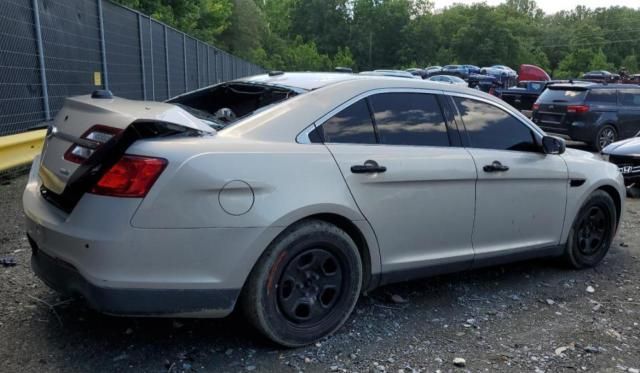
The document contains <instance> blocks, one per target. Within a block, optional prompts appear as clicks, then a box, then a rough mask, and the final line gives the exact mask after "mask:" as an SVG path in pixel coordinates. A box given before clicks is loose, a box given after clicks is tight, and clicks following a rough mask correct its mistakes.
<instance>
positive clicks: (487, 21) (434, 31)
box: [116, 0, 640, 78]
mask: <svg viewBox="0 0 640 373" xmlns="http://www.w3.org/2000/svg"><path fill="white" fill-rule="evenodd" d="M116 1H118V2H120V3H123V4H125V5H127V6H130V7H133V8H135V9H139V10H141V11H143V12H144V13H147V14H151V15H152V16H153V17H155V18H157V19H159V20H161V21H163V22H166V23H168V24H169V25H171V26H174V27H176V28H178V29H180V30H182V31H184V32H187V33H189V34H192V35H195V36H196V37H199V38H201V39H203V40H205V41H208V42H212V43H215V44H216V45H217V46H218V47H221V48H224V49H226V50H228V51H230V52H231V53H234V54H237V55H239V56H241V57H245V58H247V59H249V60H251V61H253V62H255V63H257V64H259V65H262V66H264V67H266V68H270V69H279V70H313V69H323V70H327V69H333V67H335V66H337V65H342V66H350V67H354V68H356V69H359V70H369V69H377V68H404V67H410V66H411V67H425V66H427V65H433V64H440V65H445V64H453V63H468V64H475V65H492V64H505V65H509V66H511V67H512V68H517V67H518V65H520V64H523V63H530V64H535V65H538V66H541V67H542V68H544V69H546V70H547V71H548V72H550V73H551V75H552V76H554V75H555V77H567V78H571V77H578V76H579V75H580V74H582V73H584V72H586V71H588V70H591V69H609V70H613V71H615V70H616V69H617V68H619V67H621V66H624V67H626V68H627V70H628V71H629V72H630V73H635V72H638V70H637V69H638V68H640V66H638V61H637V52H636V51H638V50H640V28H639V27H637V24H638V23H637V20H638V19H640V9H632V8H626V7H618V6H614V7H609V8H597V9H590V8H587V7H585V6H578V7H576V8H575V9H573V10H570V11H562V12H558V13H556V14H553V15H545V14H544V13H543V12H542V10H541V9H540V8H539V7H538V5H537V3H536V2H535V1H533V0H506V1H505V2H504V3H503V4H501V5H498V6H489V5H487V4H486V3H479V4H473V5H464V4H456V3H455V2H454V5H451V6H449V7H447V8H445V9H443V10H437V11H436V10H434V7H433V1H432V0H116Z"/></svg>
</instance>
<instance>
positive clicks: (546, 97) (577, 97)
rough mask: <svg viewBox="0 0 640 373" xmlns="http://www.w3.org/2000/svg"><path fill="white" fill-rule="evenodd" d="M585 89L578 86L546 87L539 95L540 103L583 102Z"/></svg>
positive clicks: (585, 93)
mask: <svg viewBox="0 0 640 373" xmlns="http://www.w3.org/2000/svg"><path fill="white" fill-rule="evenodd" d="M586 95H587V90H585V89H579V88H575V89H572V88H560V87H555V88H548V89H546V90H545V91H544V92H542V94H541V95H540V98H539V99H538V102H540V103H547V104H549V103H554V102H556V103H579V102H583V101H584V98H585V96H586Z"/></svg>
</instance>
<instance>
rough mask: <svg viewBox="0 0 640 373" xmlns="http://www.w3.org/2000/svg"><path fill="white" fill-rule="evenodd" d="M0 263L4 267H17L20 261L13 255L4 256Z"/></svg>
mask: <svg viewBox="0 0 640 373" xmlns="http://www.w3.org/2000/svg"><path fill="white" fill-rule="evenodd" d="M0 264H1V265H2V266H3V267H15V266H16V265H17V264H18V263H17V262H16V258H14V257H12V256H3V257H2V258H0Z"/></svg>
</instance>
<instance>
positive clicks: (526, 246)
mask: <svg viewBox="0 0 640 373" xmlns="http://www.w3.org/2000/svg"><path fill="white" fill-rule="evenodd" d="M454 102H455V104H456V107H457V108H458V111H459V113H460V117H461V119H462V122H463V123H464V127H465V129H466V142H467V143H466V145H467V146H468V149H469V152H470V153H471V155H472V156H473V159H474V160H475V163H476V167H477V170H478V182H477V186H476V218H475V224H474V229H473V247H474V251H475V254H476V257H475V261H476V263H477V264H478V265H481V264H482V265H484V264H491V262H492V261H494V262H497V260H498V259H499V258H500V259H502V260H504V259H505V258H508V257H509V254H514V255H519V254H526V253H527V252H530V251H535V250H542V249H546V248H551V247H556V246H557V245H559V243H560V236H561V234H562V229H563V222H564V215H565V205H566V199H567V188H568V186H569V183H568V171H567V166H566V164H565V162H564V160H563V159H562V157H561V156H559V155H551V154H549V155H547V154H544V153H543V152H542V150H541V146H539V145H538V141H537V140H536V137H535V135H534V131H533V130H532V128H530V127H528V126H527V125H525V124H524V123H523V122H522V121H520V120H519V119H517V118H515V117H513V116H512V115H511V114H509V113H508V112H507V111H505V110H502V109H501V108H499V107H497V106H495V105H493V104H490V103H488V102H482V101H478V100H474V99H470V98H464V97H454Z"/></svg>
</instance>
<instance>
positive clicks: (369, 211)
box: [319, 90, 476, 279]
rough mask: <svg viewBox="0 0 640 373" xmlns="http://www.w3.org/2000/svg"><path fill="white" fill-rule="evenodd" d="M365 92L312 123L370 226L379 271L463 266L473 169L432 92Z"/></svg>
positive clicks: (408, 272)
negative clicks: (376, 246) (320, 132)
mask: <svg viewBox="0 0 640 373" xmlns="http://www.w3.org/2000/svg"><path fill="white" fill-rule="evenodd" d="M366 96H367V97H360V98H358V99H355V100H354V101H353V102H350V103H348V104H347V106H346V107H345V108H342V109H339V112H337V113H335V114H332V115H331V116H330V118H328V119H327V120H325V121H321V122H320V123H319V124H320V125H321V127H320V128H322V129H323V133H324V140H325V143H326V145H327V147H328V148H329V150H330V151H331V153H332V154H333V156H334V157H335V159H336V162H337V163H338V165H339V167H340V170H341V171H342V174H343V176H344V178H345V180H346V182H347V184H348V186H349V188H350V190H351V193H352V194H353V197H354V198H355V201H356V203H357V204H358V206H359V208H360V210H361V211H362V213H363V215H364V216H365V217H366V219H367V220H368V221H369V223H370V224H371V225H372V227H373V229H374V231H375V233H376V236H377V238H378V242H379V246H380V250H381V256H382V258H381V259H382V263H383V271H384V272H385V273H386V275H385V276H390V277H392V278H394V277H395V279H405V278H411V277H416V276H420V275H423V274H424V275H426V274H433V273H435V272H439V271H442V270H446V271H448V270H452V269H464V268H468V267H469V266H470V265H471V262H472V259H473V249H472V246H471V232H472V227H473V214H474V204H475V181H476V169H475V165H474V163H473V159H472V158H471V155H470V154H469V152H467V151H466V150H465V149H464V148H463V147H460V146H458V145H459V144H460V138H459V135H458V133H457V131H456V130H455V128H452V127H451V126H450V125H451V122H449V124H448V123H447V121H446V120H445V119H444V116H443V112H442V110H441V105H440V101H439V98H438V96H437V92H433V91H421V90H417V91H407V90H391V91H384V92H380V93H370V94H367V95H366ZM449 113H450V112H449ZM374 123H375V126H374ZM396 276H397V277H396Z"/></svg>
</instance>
